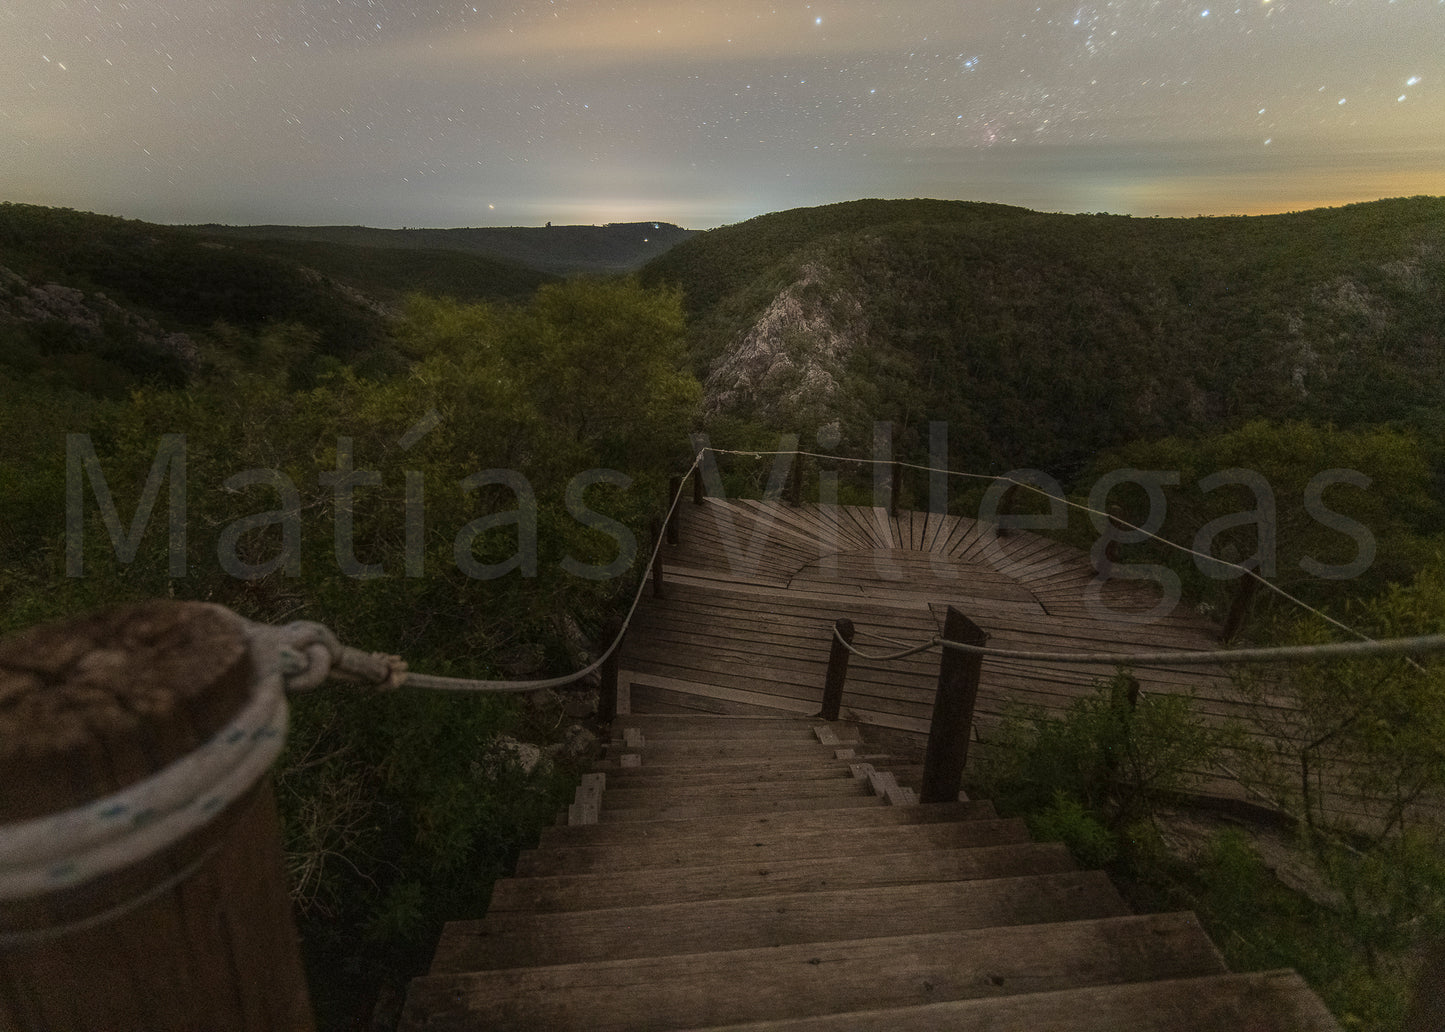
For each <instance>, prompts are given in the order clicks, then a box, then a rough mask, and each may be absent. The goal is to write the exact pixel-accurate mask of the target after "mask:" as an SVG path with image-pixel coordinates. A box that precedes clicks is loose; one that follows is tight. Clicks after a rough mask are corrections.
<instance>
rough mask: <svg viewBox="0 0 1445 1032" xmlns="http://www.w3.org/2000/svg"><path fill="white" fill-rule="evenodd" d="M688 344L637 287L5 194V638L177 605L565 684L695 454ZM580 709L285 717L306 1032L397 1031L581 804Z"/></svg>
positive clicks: (452, 669)
mask: <svg viewBox="0 0 1445 1032" xmlns="http://www.w3.org/2000/svg"><path fill="white" fill-rule="evenodd" d="M419 289H424V290H425V291H426V293H415V291H417V290H419ZM439 295H449V296H439ZM683 329H684V317H683V313H682V311H681V307H680V303H679V300H678V297H677V295H676V293H675V292H671V291H665V290H654V291H647V290H643V289H641V288H639V287H638V286H636V284H633V283H629V282H626V281H605V282H604V281H597V280H585V281H574V282H565V283H564V282H561V281H558V280H556V279H555V277H551V276H548V275H546V274H543V273H538V272H533V271H530V270H525V269H521V268H520V267H518V266H515V265H506V264H502V263H497V262H493V261H490V260H488V259H485V258H482V257H479V256H477V255H469V254H457V253H450V254H445V253H435V252H424V251H396V250H388V251H377V250H368V249H365V248H357V247H346V246H340V245H303V244H276V245H262V244H254V243H251V242H247V241H226V242H219V241H214V240H207V239H204V238H198V237H196V236H194V235H192V234H187V233H182V232H179V231H175V230H171V229H167V228H165V227H160V226H153V225H148V224H145V223H139V222H131V221H126V220H122V219H114V218H107V217H101V216H94V215H84V214H79V213H76V212H71V211H61V210H55V209H44V208H33V207H27V206H20V205H4V206H0V441H3V442H4V444H3V447H0V632H9V631H12V630H15V629H18V628H21V627H25V626H29V625H32V624H35V623H39V622H42V621H47V620H52V619H59V618H62V617H66V616H70V615H76V614H79V613H84V612H88V611H91V610H95V609H99V608H102V607H107V606H112V605H117V604H121V603H125V602H130V601H135V600H139V599H145V598H165V597H176V598H185V599H199V600H204V601H209V602H217V603H221V604H223V605H226V606H229V607H231V608H232V609H234V610H235V611H236V612H238V613H240V614H242V615H243V616H246V617H248V618H251V619H255V620H260V621H264V622H268V623H277V624H284V623H286V622H289V621H292V620H298V619H310V620H317V621H319V622H321V623H324V624H326V625H327V626H329V627H331V628H332V629H334V630H335V631H336V633H337V634H338V635H339V636H340V637H341V638H342V639H343V640H344V641H346V642H348V643H350V644H354V645H356V646H358V647H361V648H365V649H369V650H379V651H384V652H387V653H393V654H399V655H402V656H403V657H405V659H406V660H407V662H409V663H410V664H412V666H413V668H414V669H418V670H423V671H427V672H434V673H443V674H445V673H453V674H458V675H463V676H475V677H492V676H505V677H527V676H547V675H554V674H559V673H564V672H570V671H573V670H576V669H577V668H578V667H580V666H583V665H585V664H586V663H587V662H588V661H589V659H590V658H591V657H592V656H593V655H595V651H594V650H595V649H596V648H597V642H598V641H599V640H600V639H601V638H602V637H603V636H604V634H605V631H606V623H607V621H608V620H609V619H610V618H611V617H612V616H613V615H614V614H615V612H616V610H617V608H618V606H619V605H620V604H621V600H622V599H623V598H624V597H625V596H626V595H627V594H628V593H629V592H630V590H631V589H632V587H633V585H634V584H635V582H636V578H635V575H634V573H633V571H632V569H631V565H632V559H633V558H634V555H635V553H636V547H635V542H636V541H637V540H638V539H639V538H641V537H642V536H643V535H645V533H646V527H647V524H648V520H649V518H650V517H651V515H652V513H653V511H654V510H655V508H656V506H657V504H658V496H659V494H660V492H661V491H662V489H663V488H664V486H665V484H666V475H667V474H668V473H669V472H671V471H672V470H673V469H674V468H676V466H677V465H678V464H679V463H685V461H686V448H687V437H686V433H685V431H686V429H687V428H689V427H691V426H692V425H693V422H692V420H693V413H694V411H695V409H696V403H697V399H698V397H699V394H700V391H699V389H698V385H697V384H696V382H695V381H694V380H693V379H692V378H691V377H690V376H688V375H687V374H686V373H685V372H683V371H682V366H683V362H682V358H683V354H684V352H683V346H684V338H683ZM639 399H646V403H645V404H641V403H639ZM678 428H681V430H682V432H680V433H674V431H675V430H677V429H678ZM593 470H613V471H615V472H612V473H604V474H601V475H600V476H596V477H589V476H588V472H589V471H593ZM599 570H601V571H602V572H601V573H599V572H598V571H599ZM589 574H590V575H591V576H588V575H589ZM589 712H590V710H589V709H588V706H587V703H586V699H585V696H584V697H583V698H582V699H581V700H580V701H579V700H576V699H563V698H561V697H559V696H557V695H556V694H554V693H545V694H544V695H542V696H539V697H536V698H532V699H529V700H528V701H527V702H526V703H524V702H523V701H522V700H521V699H520V698H519V697H517V696H481V695H471V694H465V693H459V694H448V695H442V694H436V693H426V692H420V691H407V692H393V693H371V692H358V691H356V690H354V689H350V690H349V689H347V688H346V687H344V686H328V687H327V688H326V689H323V690H320V691H317V692H311V693H307V694H306V695H304V696H302V697H298V698H296V699H294V700H293V703H292V722H291V729H290V733H289V736H288V751H287V752H286V754H285V756H284V757H283V760H282V762H281V764H280V766H279V768H278V775H277V795H278V800H279V803H280V806H281V810H282V813H283V817H284V820H285V844H286V855H287V864H288V870H289V874H290V878H291V887H292V893H293V899H294V902H295V905H296V909H297V913H298V915H299V917H300V921H301V932H302V937H303V945H304V949H305V954H306V957H307V960H308V966H309V974H310V982H311V991H312V996H313V999H314V1001H315V1003H316V1007H317V1011H318V1014H319V1016H320V1024H321V1027H323V1028H326V1029H342V1028H347V1029H349V1028H372V1027H373V1019H374V1018H375V1020H376V1021H379V1022H381V1027H384V1026H385V1024H386V1022H387V1021H394V1019H395V1009H396V1006H398V1003H397V1001H398V1000H399V997H398V996H397V995H396V993H397V992H398V990H399V987H401V986H403V985H404V984H405V981H406V979H407V978H409V977H410V976H411V975H413V974H415V973H417V972H418V971H419V970H421V968H422V966H424V964H425V962H426V959H427V958H428V957H429V956H430V954H431V951H432V948H433V947H434V945H435V939H436V934H437V931H438V930H439V929H440V927H441V923H442V922H443V921H444V920H451V919H456V918H457V917H459V916H462V915H467V914H471V915H479V914H480V913H481V911H482V910H483V908H484V907H485V905H486V900H487V896H488V893H489V892H490V887H491V883H492V880H493V879H494V878H496V877H498V876H499V875H500V874H501V873H502V872H503V871H505V870H506V869H507V867H508V865H509V864H510V863H511V860H512V858H513V857H514V856H515V854H516V852H517V851H518V850H519V849H520V848H522V847H523V846H524V845H526V844H527V843H528V842H529V841H530V840H531V839H533V838H535V835H536V833H537V828H538V827H539V826H541V825H542V824H544V823H546V822H548V821H550V820H551V819H552V817H553V815H554V814H555V812H556V810H557V808H558V807H559V805H561V804H562V802H563V800H564V799H565V798H567V797H569V796H570V794H571V791H572V788H573V787H574V786H575V774H576V771H577V769H578V765H579V764H581V763H582V762H584V758H585V757H587V756H589V755H590V749H591V747H592V745H593V743H594V739H593V738H592V737H591V735H590V733H589V732H587V731H586V729H585V728H584V727H583V726H582V721H584V720H585V719H586V717H587V714H588V713H589Z"/></svg>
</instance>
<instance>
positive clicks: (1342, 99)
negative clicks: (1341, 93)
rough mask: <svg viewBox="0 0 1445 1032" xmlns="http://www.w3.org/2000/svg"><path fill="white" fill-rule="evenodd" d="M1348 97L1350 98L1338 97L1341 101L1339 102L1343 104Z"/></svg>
mask: <svg viewBox="0 0 1445 1032" xmlns="http://www.w3.org/2000/svg"><path fill="white" fill-rule="evenodd" d="M1349 99H1350V98H1349V97H1341V98H1340V103H1341V104H1344V103H1345V102H1346V101H1347V100H1349Z"/></svg>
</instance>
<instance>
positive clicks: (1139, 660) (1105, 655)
mask: <svg viewBox="0 0 1445 1032" xmlns="http://www.w3.org/2000/svg"><path fill="white" fill-rule="evenodd" d="M859 633H861V632H859ZM833 637H834V638H835V639H836V640H837V641H839V642H841V643H842V644H843V646H844V647H845V648H847V649H848V651H849V652H851V653H852V654H853V655H855V656H857V657H859V658H860V659H872V660H879V661H887V660H892V659H903V658H905V657H907V656H916V655H918V654H919V653H920V652H927V651H929V650H930V649H932V648H934V647H935V646H938V647H941V648H945V649H953V650H955V651H957V652H970V653H973V654H975V655H979V656H986V657H990V658H993V659H1017V660H1027V661H1029V662H1036V663H1076V664H1082V665H1088V666H1124V667H1139V666H1222V665H1225V664H1229V663H1280V662H1309V661H1312V660H1322V661H1326V662H1328V661H1331V660H1339V659H1356V658H1359V657H1362V656H1364V657H1377V656H1417V655H1425V654H1427V653H1434V652H1445V634H1426V635H1420V636H1418V637H1414V638H1387V639H1384V640H1382V641H1376V640H1371V641H1342V642H1332V643H1329V644H1324V645H1277V646H1271V647H1269V648H1258V649H1214V650H1207V651H1198V650H1186V649H1179V650H1176V651H1169V650H1166V651H1163V652H1027V651H1021V650H1018V649H996V648H989V647H988V646H987V645H969V644H966V643H964V642H961V641H950V640H948V639H947V638H930V639H929V640H928V641H926V642H920V643H919V644H917V645H914V646H912V647H910V648H907V649H905V650H904V651H901V652H895V653H889V654H886V655H885V654H880V653H871V652H864V651H863V650H862V649H859V648H857V647H856V646H854V645H853V644H852V643H851V642H849V641H847V640H846V639H844V637H843V635H842V634H840V633H839V632H838V628H837V627H836V626H835V627H834V628H833ZM872 637H881V636H878V635H872ZM895 644H899V645H902V644H903V642H896V643H895Z"/></svg>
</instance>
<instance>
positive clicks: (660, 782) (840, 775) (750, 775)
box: [607, 761, 893, 789]
mask: <svg viewBox="0 0 1445 1032" xmlns="http://www.w3.org/2000/svg"><path fill="white" fill-rule="evenodd" d="M889 769H890V770H891V769H893V768H891V767H890V768H889ZM852 778H853V774H852V772H851V771H849V769H848V763H847V761H840V762H837V763H827V764H820V763H810V764H808V765H806V766H801V767H799V766H789V765H787V764H776V763H766V764H759V765H757V766H754V767H726V768H723V769H721V770H720V769H717V768H709V769H701V770H678V769H677V768H666V769H663V770H659V769H658V768H656V767H645V766H644V767H635V768H633V769H630V770H609V771H607V787H608V788H613V787H616V788H619V789H632V788H647V787H649V786H657V787H665V786H676V787H678V788H688V787H693V786H702V785H776V784H778V783H779V782H788V781H792V782H803V781H826V780H845V779H846V780H852Z"/></svg>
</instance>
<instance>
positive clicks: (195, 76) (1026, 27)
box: [0, 0, 1445, 228]
mask: <svg viewBox="0 0 1445 1032" xmlns="http://www.w3.org/2000/svg"><path fill="white" fill-rule="evenodd" d="M1422 193H1423V194H1445V0H1245V2H1243V3H1225V4H1221V5H1218V6H1215V5H1213V4H1212V3H1210V2H1209V0H1200V2H1176V0H1113V2H1099V3H1078V2H1069V3H1062V2H1056V0H1042V2H1041V3H1038V4H1037V6H1036V5H1034V4H1030V3H1020V2H1018V0H1007V2H1002V0H997V2H996V0H951V2H944V0H894V2H891V3H882V2H876V0H870V2H868V3H863V2H861V0H821V2H813V3H791V2H789V3H783V2H775V3H765V2H750V0H712V2H706V3H699V2H695V0H673V2H666V3H664V2H654V3H635V2H619V3H603V2H568V0H551V2H549V0H540V2H513V3H493V2H487V0H477V2H475V3H461V2H456V3H451V2H448V3H442V4H437V3H421V2H415V3H402V2H399V0H234V2H225V3H214V2H205V0H130V2H127V3H116V2H111V0H100V2H94V3H91V2H67V0H8V2H7V3H5V4H3V5H0V200H11V201H25V202H31V203H40V204H54V205H62V206H66V207H73V208H79V209H83V210H91V211H100V212H106V213H109V214H116V215H124V216H128V217H132V218H143V219H149V220H153V221H158V222H231V223H261V222H279V223H302V224H325V223H345V224H357V223H360V224H366V225H373V226H389V227H398V226H469V225H470V226H480V225H540V224H541V223H542V222H545V221H552V222H555V223H558V224H563V223H604V222H621V221H633V220H642V219H659V220H665V221H669V222H676V223H678V224H681V225H684V226H688V227H691V228H708V227H711V226H715V225H719V224H722V223H728V222H737V221H741V220H743V219H746V218H749V217H751V216H753V215H758V214H762V213H764V212H767V211H775V210H779V209H783V208H790V207H796V206H800V205H811V204H822V203H827V202H830V201H839V200H850V199H854V198H858V197H945V198H960V199H965V200H983V201H1002V202H1006V203H1012V204H1020V205H1024V206H1027V207H1031V208H1036V209H1039V210H1043V211H1065V212H1074V211H1112V212H1128V213H1132V214H1136V215H1151V214H1159V215H1194V214H1197V213H1212V214H1223V213H1259V212H1272V211H1288V210H1295V209H1301V208H1311V207H1318V206H1324V205H1335V204H1342V203H1346V202H1350V201H1359V200H1372V199H1376V198H1379V197H1391V196H1402V195H1411V194H1422Z"/></svg>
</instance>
